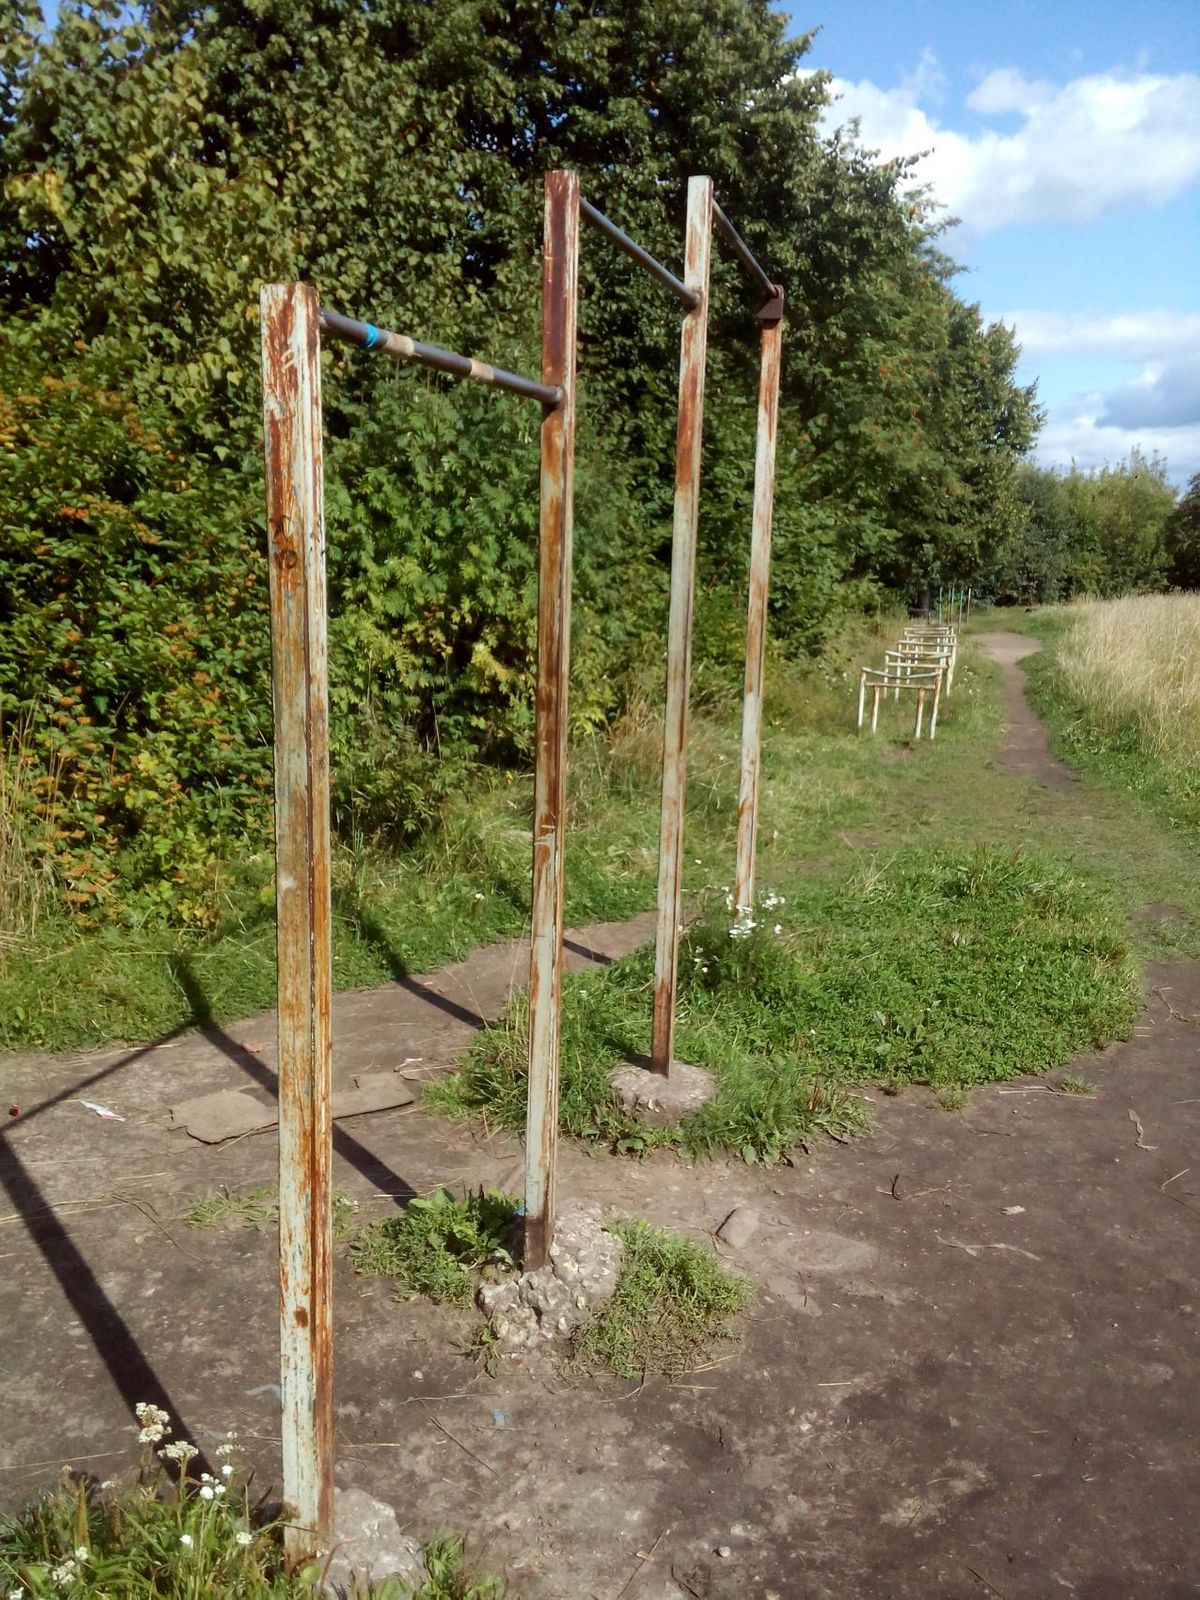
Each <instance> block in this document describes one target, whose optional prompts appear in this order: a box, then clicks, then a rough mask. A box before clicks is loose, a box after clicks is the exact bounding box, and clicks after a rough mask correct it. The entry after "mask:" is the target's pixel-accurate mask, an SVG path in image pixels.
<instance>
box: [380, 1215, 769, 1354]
mask: <svg viewBox="0 0 1200 1600" xmlns="http://www.w3.org/2000/svg"><path fill="white" fill-rule="evenodd" d="M517 1214H518V1202H517V1201H516V1200H515V1199H512V1198H511V1197H509V1196H508V1195H502V1194H499V1193H497V1192H496V1191H494V1190H493V1191H490V1192H487V1193H484V1192H482V1191H481V1192H479V1193H477V1194H468V1195H466V1196H465V1197H464V1198H463V1199H461V1200H456V1199H454V1197H453V1196H452V1195H451V1194H450V1193H449V1192H448V1191H447V1190H444V1189H442V1190H439V1191H438V1193H437V1194H435V1195H432V1196H431V1197H429V1198H428V1199H416V1200H411V1201H410V1202H409V1204H408V1209H407V1210H406V1211H405V1212H404V1214H403V1215H402V1216H399V1217H389V1218H387V1219H386V1220H383V1221H380V1222H373V1223H369V1224H368V1225H367V1226H366V1227H365V1228H363V1229H362V1230H361V1231H360V1232H359V1234H358V1235H357V1237H356V1239H355V1240H354V1242H353V1244H352V1245H351V1250H350V1255H351V1259H352V1261H353V1262H354V1265H355V1267H356V1268H357V1270H358V1271H359V1272H361V1273H364V1274H366V1275H368V1276H386V1277H389V1278H392V1279H393V1280H394V1281H395V1283H396V1288H397V1292H398V1293H399V1294H400V1295H402V1296H404V1297H408V1296H413V1295H423V1296H424V1297H425V1298H426V1299H429V1300H435V1301H438V1302H441V1303H443V1304H450V1305H456V1306H463V1307H466V1306H469V1305H471V1304H472V1303H473V1301H474V1299H475V1291H476V1289H477V1288H478V1286H479V1284H480V1282H481V1281H483V1280H484V1279H485V1278H486V1277H488V1276H489V1275H495V1274H497V1273H504V1272H511V1271H513V1270H515V1266H514V1262H513V1258H512V1255H511V1254H510V1251H509V1246H510V1244H511V1242H512V1229H513V1223H514V1222H515V1220H516V1217H517ZM611 1231H612V1232H613V1233H615V1234H616V1235H617V1236H618V1238H620V1239H621V1240H622V1241H623V1243H624V1245H625V1252H624V1255H623V1256H622V1259H621V1266H620V1270H619V1272H618V1275H617V1286H616V1291H615V1293H614V1295H613V1298H612V1299H611V1300H610V1301H609V1303H608V1304H607V1305H605V1306H603V1307H602V1308H601V1309H600V1310H599V1311H597V1312H596V1313H594V1314H593V1315H592V1316H591V1317H589V1318H588V1319H587V1320H586V1321H585V1322H584V1323H582V1324H581V1326H580V1327H579V1328H578V1329H576V1331H575V1333H574V1334H573V1335H572V1343H571V1350H570V1354H569V1356H568V1358H567V1365H568V1366H569V1367H571V1368H573V1369H575V1370H577V1371H592V1370H597V1369H600V1368H607V1369H609V1370H611V1371H613V1372H616V1373H617V1374H618V1375H619V1376H621V1377H626V1378H628V1377H638V1376H642V1375H644V1374H646V1373H649V1372H660V1373H667V1374H677V1373H680V1372H688V1371H691V1370H693V1369H694V1368H695V1367H696V1366H698V1365H700V1364H701V1363H702V1362H704V1361H707V1360H708V1359H709V1357H710V1356H711V1354H712V1352H713V1350H714V1348H715V1347H716V1346H717V1345H718V1344H719V1343H720V1342H721V1341H723V1340H725V1339H728V1338H731V1337H732V1333H731V1326H730V1319H731V1318H732V1317H733V1316H734V1314H735V1313H736V1312H738V1311H740V1310H742V1309H743V1307H744V1306H745V1305H746V1303H747V1300H748V1298H749V1288H748V1286H747V1284H746V1283H745V1282H744V1281H743V1280H742V1279H741V1278H736V1277H731V1276H730V1275H729V1274H728V1273H726V1272H725V1271H723V1270H722V1268H721V1266H720V1264H719V1263H718V1262H717V1261H716V1260H715V1259H714V1257H713V1255H712V1254H711V1252H710V1251H708V1250H705V1249H702V1248H701V1247H700V1246H699V1245H695V1244H692V1243H690V1242H689V1241H688V1240H686V1239H681V1238H678V1237H676V1235H674V1234H670V1233H664V1232H662V1231H661V1230H659V1229H655V1228H650V1227H648V1226H647V1225H646V1224H645V1223H643V1222H637V1223H629V1222H615V1223H613V1224H612V1225H611ZM479 1335H480V1336H479V1338H478V1340H477V1341H476V1348H477V1349H478V1350H479V1351H480V1352H482V1353H484V1354H485V1355H486V1354H487V1353H489V1351H490V1348H491V1345H490V1340H489V1339H488V1335H487V1328H486V1326H485V1325H481V1327H480V1330H479Z"/></svg>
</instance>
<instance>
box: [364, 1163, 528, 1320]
mask: <svg viewBox="0 0 1200 1600" xmlns="http://www.w3.org/2000/svg"><path fill="white" fill-rule="evenodd" d="M517 1210H518V1202H517V1201H516V1200H515V1199H513V1198H511V1197H510V1196H509V1195H505V1194H500V1193H499V1192H498V1191H497V1190H494V1189H491V1190H487V1191H483V1190H480V1191H479V1192H478V1193H477V1194H468V1195H466V1196H464V1198H463V1199H461V1200H456V1199H455V1198H454V1196H453V1195H452V1194H451V1193H450V1192H449V1190H447V1189H439V1190H438V1191H437V1193H436V1194H433V1195H430V1196H428V1197H427V1198H422V1197H421V1196H417V1197H416V1198H414V1199H412V1200H410V1201H409V1202H408V1205H407V1206H406V1208H405V1209H404V1211H403V1212H402V1213H401V1215H400V1216H397V1217H385V1218H382V1219H381V1220H379V1221H377V1222H369V1223H368V1224H367V1225H366V1227H364V1228H362V1229H361V1230H360V1231H359V1233H358V1234H357V1235H356V1236H355V1238H354V1239H353V1241H352V1242H351V1245H350V1259H351V1261H352V1262H353V1263H354V1267H355V1269H356V1271H358V1272H361V1273H362V1274H363V1275H364V1276H366V1277H388V1278H392V1279H393V1280H394V1281H395V1284H396V1290H397V1293H399V1294H401V1295H406V1296H407V1295H425V1296H426V1297H427V1298H428V1299H430V1300H440V1301H445V1302H447V1303H449V1304H451V1305H460V1306H466V1305H470V1304H471V1302H472V1300H473V1299H474V1295H475V1289H476V1287H477V1284H478V1274H479V1273H480V1271H481V1270H482V1269H485V1268H494V1269H496V1270H498V1271H503V1270H508V1269H510V1268H511V1267H512V1264H513V1258H512V1254H511V1245H512V1231H513V1223H514V1221H515V1219H516V1216H517Z"/></svg>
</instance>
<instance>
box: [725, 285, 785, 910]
mask: <svg viewBox="0 0 1200 1600" xmlns="http://www.w3.org/2000/svg"><path fill="white" fill-rule="evenodd" d="M759 320H760V321H761V323H762V354H761V357H760V363H759V377H758V432H757V435H756V438H755V448H754V518H753V523H752V526H751V533H750V583H749V598H748V601H747V607H746V679H745V690H744V694H743V699H742V773H741V788H740V791H739V794H738V838H737V868H736V872H735V875H734V907H735V910H734V915H735V916H737V915H738V914H739V913H740V912H741V911H742V908H743V907H745V909H746V914H747V915H748V914H749V912H750V910H751V908H752V907H753V905H754V852H755V846H756V843H757V839H758V786H759V776H760V765H761V755H762V713H763V676H764V671H765V666H766V652H767V585H768V580H769V577H770V571H771V513H772V510H773V507H774V502H775V434H776V427H777V424H778V421H779V377H780V365H781V355H782V349H783V290H782V289H781V288H780V287H779V286H778V285H776V286H775V290H774V293H773V295H772V296H771V298H770V299H769V300H768V301H767V303H766V305H764V306H763V308H762V310H761V311H760V312H759Z"/></svg>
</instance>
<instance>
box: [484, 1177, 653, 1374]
mask: <svg viewBox="0 0 1200 1600" xmlns="http://www.w3.org/2000/svg"><path fill="white" fill-rule="evenodd" d="M624 1252H625V1246H624V1245H623V1244H622V1243H621V1241H620V1239H618V1238H617V1236H616V1234H615V1233H609V1232H608V1230H607V1229H606V1228H605V1226H604V1221H603V1216H602V1213H601V1210H600V1207H599V1206H598V1205H592V1204H589V1203H587V1202H586V1201H578V1200H575V1201H571V1200H568V1201H567V1202H566V1204H565V1205H563V1206H562V1207H560V1209H559V1213H558V1218H557V1221H556V1223H555V1228H554V1242H553V1244H552V1245H551V1246H550V1264H549V1266H545V1267H539V1268H537V1269H536V1270H535V1271H533V1272H523V1273H521V1274H520V1275H519V1276H512V1277H507V1278H501V1279H499V1280H498V1281H496V1282H495V1283H483V1284H481V1285H480V1286H479V1290H478V1293H477V1294H476V1296H475V1303H476V1305H478V1307H479V1309H480V1310H481V1311H482V1312H483V1314H484V1316H486V1317H487V1319H488V1323H489V1325H490V1327H491V1332H492V1338H493V1341H494V1347H495V1349H496V1350H498V1351H499V1352H500V1354H502V1355H516V1354H519V1353H521V1352H523V1351H527V1350H536V1349H539V1348H543V1347H545V1346H546V1345H547V1344H549V1343H551V1342H552V1341H554V1340H565V1339H568V1338H569V1337H570V1335H571V1334H572V1333H573V1332H574V1331H575V1329H576V1328H577V1327H578V1326H579V1325H580V1323H582V1322H585V1321H586V1320H587V1318H588V1317H590V1316H591V1315H592V1314H593V1313H594V1312H596V1311H598V1310H599V1309H600V1307H601V1306H602V1305H604V1304H606V1302H607V1301H609V1300H611V1299H612V1297H613V1293H614V1291H615V1290H616V1287H617V1275H618V1273H619V1272H620V1269H621V1257H622V1255H623V1254H624Z"/></svg>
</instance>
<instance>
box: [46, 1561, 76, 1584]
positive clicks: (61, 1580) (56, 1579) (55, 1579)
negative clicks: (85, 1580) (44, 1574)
mask: <svg viewBox="0 0 1200 1600" xmlns="http://www.w3.org/2000/svg"><path fill="white" fill-rule="evenodd" d="M50 1581H51V1583H53V1584H55V1585H56V1587H58V1588H59V1589H65V1588H66V1587H67V1585H68V1584H69V1583H74V1581H75V1559H74V1557H73V1556H69V1557H68V1558H67V1560H66V1561H64V1562H63V1563H62V1564H61V1566H57V1567H55V1568H54V1569H53V1570H52V1571H51V1573H50Z"/></svg>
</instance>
